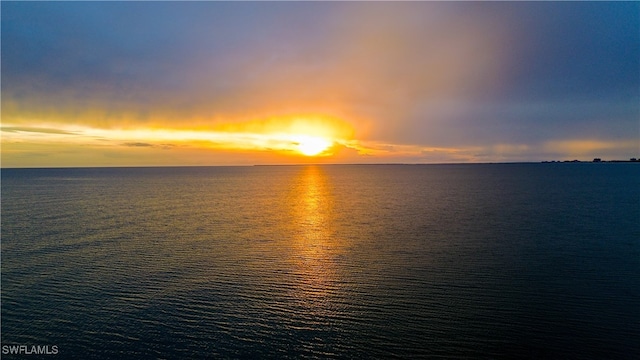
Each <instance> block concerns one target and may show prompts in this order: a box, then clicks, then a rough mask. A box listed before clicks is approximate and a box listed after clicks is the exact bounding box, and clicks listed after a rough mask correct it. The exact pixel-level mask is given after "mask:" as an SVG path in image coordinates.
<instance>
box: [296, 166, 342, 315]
mask: <svg viewBox="0 0 640 360" xmlns="http://www.w3.org/2000/svg"><path fill="white" fill-rule="evenodd" d="M292 191H293V193H292V197H291V201H292V204H291V205H292V206H291V209H292V212H293V213H292V219H293V220H292V221H293V222H294V226H295V228H296V235H295V237H294V244H292V245H293V252H292V259H291V260H292V262H293V264H294V268H295V269H296V270H295V271H296V272H297V275H298V276H299V280H300V282H299V286H298V288H297V289H296V292H297V294H296V298H297V299H299V300H300V301H301V302H304V304H305V307H307V309H306V310H308V311H309V312H310V313H314V314H318V315H320V313H323V312H326V311H331V309H330V308H329V307H328V306H329V302H328V300H330V298H331V297H332V295H334V294H335V292H336V290H337V286H338V284H339V280H338V276H337V267H336V259H337V257H338V256H339V246H338V243H337V238H336V236H335V230H334V225H333V213H332V211H333V201H334V200H333V196H332V192H331V184H330V181H329V179H328V178H327V176H326V174H325V173H324V171H323V169H322V168H321V167H319V166H308V167H305V168H304V169H303V170H302V171H301V173H300V175H299V176H298V178H297V179H296V181H295V185H294V187H293V188H292Z"/></svg>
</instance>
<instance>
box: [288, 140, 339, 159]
mask: <svg viewBox="0 0 640 360" xmlns="http://www.w3.org/2000/svg"><path fill="white" fill-rule="evenodd" d="M296 143H297V147H298V149H297V150H298V151H299V152H300V153H302V154H303V155H306V156H315V155H318V154H320V153H322V152H323V151H325V150H327V149H328V148H329V147H330V146H331V145H332V143H331V141H329V140H327V139H325V138H322V137H318V136H309V135H300V136H297V137H296Z"/></svg>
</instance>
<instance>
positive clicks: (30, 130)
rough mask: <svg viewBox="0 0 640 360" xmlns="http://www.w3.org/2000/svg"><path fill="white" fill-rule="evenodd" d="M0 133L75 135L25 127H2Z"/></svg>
mask: <svg viewBox="0 0 640 360" xmlns="http://www.w3.org/2000/svg"><path fill="white" fill-rule="evenodd" d="M0 130H1V131H6V132H11V133H21V132H27V133H41V134H59V135H77V134H78V133H77V132H75V131H67V130H60V129H53V128H40V127H27V126H2V127H1V128H0Z"/></svg>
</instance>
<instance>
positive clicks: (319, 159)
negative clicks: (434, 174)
mask: <svg viewBox="0 0 640 360" xmlns="http://www.w3.org/2000/svg"><path fill="white" fill-rule="evenodd" d="M634 10H635V11H634ZM132 13H137V14H139V15H138V16H136V17H132V16H131V15H130V14H132ZM548 14H555V15H553V16H548ZM2 20H3V21H2V60H3V62H2V129H1V130H2V132H1V135H2V163H1V166H2V167H3V168H9V167H68V166H81V167H82V166H169V165H187V166H189V165H194V166H197V165H202V166H207V165H254V164H291V163H303V164H304V163H310V162H315V163H488V162H536V161H544V160H567V159H580V160H583V161H586V160H590V159H593V158H596V157H600V158H606V159H620V160H624V159H629V158H631V157H637V156H639V155H640V127H639V126H640V125H639V123H638V118H639V117H640V105H639V103H640V101H639V99H640V85H639V83H640V80H639V79H640V64H638V61H637V59H638V58H639V57H640V46H639V45H638V42H637V41H635V40H637V39H636V37H635V35H634V34H637V31H638V29H639V27H640V25H639V23H640V21H639V20H638V12H637V4H634V3H610V4H609V3H473V4H462V3H431V2H426V3H361V2H356V3H340V2H337V3H269V2H266V3H225V2H195V3H174V2H163V3H145V2H142V3H118V2H115V3H109V2H106V3H101V2H97V3H83V2H78V3H63V2H52V3H37V2H25V3H19V2H3V6H2ZM614 39H615V40H614Z"/></svg>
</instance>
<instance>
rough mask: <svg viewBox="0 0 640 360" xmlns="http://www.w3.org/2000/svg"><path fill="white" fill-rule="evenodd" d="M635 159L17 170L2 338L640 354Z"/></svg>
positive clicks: (211, 348) (91, 346)
mask: <svg viewBox="0 0 640 360" xmlns="http://www.w3.org/2000/svg"><path fill="white" fill-rule="evenodd" d="M639 185H640V166H639V165H637V164H611V163H608V164H584V163H582V164H495V165H413V166H411V165H360V166H358V165H335V166H274V167H208V168H102V169H99V168H98V169H3V170H2V223H1V225H2V234H1V235H2V265H1V266H2V268H1V270H2V344H3V345H7V344H26V345H47V344H48V345H57V346H58V348H59V352H60V354H59V356H63V357H64V358H77V359H119V358H161V359H177V358H256V357H262V358H265V357H268V358H300V357H305V358H390V357H398V358H407V357H429V358H439V357H445V358H464V357H467V358H510V357H518V358H576V359H578V358H580V359H582V358H612V359H614V358H620V359H622V358H632V357H633V356H634V355H635V356H637V354H638V353H640V348H639V346H638V343H639V342H638V341H637V340H638V339H640V305H639V304H640V280H639V278H640V277H639V276H638V274H640V186H639Z"/></svg>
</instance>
